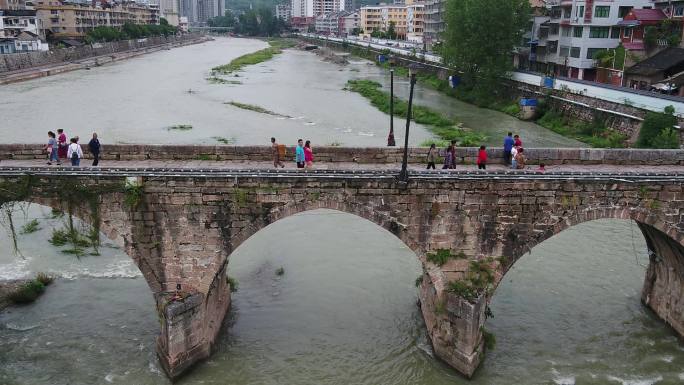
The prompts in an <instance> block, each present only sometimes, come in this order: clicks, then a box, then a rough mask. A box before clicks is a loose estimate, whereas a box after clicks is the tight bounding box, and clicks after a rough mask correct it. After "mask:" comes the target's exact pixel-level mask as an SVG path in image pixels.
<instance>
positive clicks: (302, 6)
mask: <svg viewBox="0 0 684 385" xmlns="http://www.w3.org/2000/svg"><path fill="white" fill-rule="evenodd" d="M291 1H292V2H291V3H290V8H291V9H292V17H296V18H308V17H314V0H291Z"/></svg>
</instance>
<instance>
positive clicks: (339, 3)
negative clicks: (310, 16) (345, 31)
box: [313, 0, 345, 17]
mask: <svg viewBox="0 0 684 385" xmlns="http://www.w3.org/2000/svg"><path fill="white" fill-rule="evenodd" d="M344 5H345V1H344V0H313V13H314V16H316V17H318V16H322V15H328V14H331V13H333V12H338V11H344Z"/></svg>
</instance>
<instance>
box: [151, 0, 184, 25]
mask: <svg viewBox="0 0 684 385" xmlns="http://www.w3.org/2000/svg"><path fill="white" fill-rule="evenodd" d="M153 1H154V3H152V4H157V5H159V14H160V16H161V17H163V18H164V19H166V21H168V22H169V24H170V25H173V26H174V27H178V22H179V17H180V15H179V11H180V10H179V1H178V0H153Z"/></svg>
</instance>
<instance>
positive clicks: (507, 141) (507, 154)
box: [503, 132, 515, 165]
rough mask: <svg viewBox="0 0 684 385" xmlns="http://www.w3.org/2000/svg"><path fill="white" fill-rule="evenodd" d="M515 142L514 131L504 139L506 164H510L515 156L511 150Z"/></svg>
mask: <svg viewBox="0 0 684 385" xmlns="http://www.w3.org/2000/svg"><path fill="white" fill-rule="evenodd" d="M514 144H515V140H514V139H513V133H512V132H509V133H508V136H507V137H506V138H505V139H504V145H503V151H504V154H503V155H504V162H505V163H506V165H510V164H511V161H512V160H513V157H512V156H511V150H512V149H513V145H514Z"/></svg>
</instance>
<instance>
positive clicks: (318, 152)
mask: <svg viewBox="0 0 684 385" xmlns="http://www.w3.org/2000/svg"><path fill="white" fill-rule="evenodd" d="M83 148H84V151H85V152H86V158H88V157H90V154H88V153H87V145H83ZM42 149H43V145H41V144H4V145H0V160H2V159H45V154H44V152H43V150H42ZM477 151H478V149H477V148H475V147H459V148H457V149H456V155H457V157H458V158H459V163H475V160H476V158H477ZM427 152H428V149H427V148H422V147H412V148H409V158H408V161H409V163H425V162H426V159H427ZM443 152H444V149H440V153H443ZM487 153H488V156H489V163H492V164H494V163H503V151H502V150H501V149H499V148H494V149H491V148H490V149H489V150H487ZM525 154H526V156H527V158H528V163H530V164H538V163H545V164H547V165H557V164H588V165H590V164H609V165H654V166H658V165H684V151H683V150H646V149H643V150H642V149H589V148H527V149H525ZM314 156H315V161H316V162H326V163H337V162H343V163H359V164H370V163H382V164H389V163H401V160H402V157H403V149H402V148H400V147H394V148H388V147H315V148H314ZM293 157H294V147H288V149H287V153H286V159H285V160H287V161H291V160H292V159H293ZM102 159H103V160H127V161H131V160H218V161H245V162H247V161H250V160H252V161H269V160H271V148H270V147H269V146H194V145H128V144H126V145H107V144H103V152H102Z"/></svg>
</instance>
